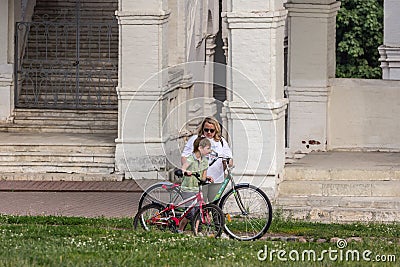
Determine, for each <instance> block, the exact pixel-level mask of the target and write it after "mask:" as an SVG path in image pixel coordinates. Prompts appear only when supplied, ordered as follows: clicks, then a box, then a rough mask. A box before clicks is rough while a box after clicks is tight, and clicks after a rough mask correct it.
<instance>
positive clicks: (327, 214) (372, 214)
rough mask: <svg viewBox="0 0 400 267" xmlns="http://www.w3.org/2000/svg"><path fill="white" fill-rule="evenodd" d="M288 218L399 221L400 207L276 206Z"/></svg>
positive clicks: (328, 221) (336, 220) (327, 221)
mask: <svg viewBox="0 0 400 267" xmlns="http://www.w3.org/2000/svg"><path fill="white" fill-rule="evenodd" d="M396 203H397V202H396ZM276 208H277V209H279V210H280V211H281V212H282V215H283V216H284V217H286V218H291V219H299V220H307V221H314V222H323V223H351V222H353V223H354V222H363V223H365V222H375V223H376V222H398V221H399V220H400V212H399V210H398V209H395V208H391V207H386V208H326V207H284V206H282V207H280V206H276Z"/></svg>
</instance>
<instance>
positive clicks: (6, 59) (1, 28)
mask: <svg viewBox="0 0 400 267" xmlns="http://www.w3.org/2000/svg"><path fill="white" fill-rule="evenodd" d="M9 2H10V3H11V4H10V5H9ZM0 6H1V9H0V121H6V120H7V119H9V118H10V116H11V111H12V108H13V103H14V99H13V92H12V90H13V87H12V82H13V64H11V62H12V51H13V36H14V35H13V34H12V32H13V29H14V5H13V2H12V1H8V0H0ZM10 32H11V34H10ZM10 52H11V53H10Z"/></svg>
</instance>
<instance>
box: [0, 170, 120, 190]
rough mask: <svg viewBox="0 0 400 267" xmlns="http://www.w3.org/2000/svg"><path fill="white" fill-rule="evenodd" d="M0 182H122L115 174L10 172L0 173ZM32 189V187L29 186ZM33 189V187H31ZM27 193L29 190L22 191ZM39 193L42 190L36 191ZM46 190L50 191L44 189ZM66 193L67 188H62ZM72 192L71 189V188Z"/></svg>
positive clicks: (118, 175)
mask: <svg viewBox="0 0 400 267" xmlns="http://www.w3.org/2000/svg"><path fill="white" fill-rule="evenodd" d="M0 180H2V181H3V182H4V181H29V182H35V181H36V182H37V181H66V182H70V181H122V180H123V175H121V174H116V173H57V172H54V173H50V172H49V173H45V172H42V173H41V172H24V173H12V172H0ZM30 188H32V186H30ZM33 188H34V187H33ZM24 190H25V191H29V190H30V189H29V188H27V189H24ZM36 190H37V191H41V190H43V189H36ZM46 190H52V189H51V187H50V188H46ZM63 190H64V191H67V190H68V188H63ZM72 190H73V188H72Z"/></svg>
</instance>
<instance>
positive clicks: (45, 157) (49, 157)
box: [0, 152, 114, 166]
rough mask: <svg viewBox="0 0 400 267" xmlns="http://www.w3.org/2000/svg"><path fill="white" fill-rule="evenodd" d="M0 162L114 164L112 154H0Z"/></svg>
mask: <svg viewBox="0 0 400 267" xmlns="http://www.w3.org/2000/svg"><path fill="white" fill-rule="evenodd" d="M0 161H1V162H10V163H11V164H13V163H17V162H27V161H29V162H43V163H44V164H49V163H51V162H54V163H58V162H69V163H73V162H75V163H80V164H83V163H85V162H87V163H105V164H111V165H110V166H112V165H113V164H114V154H99V153H96V154H94V153H93V154H72V153H62V152H57V153H54V152H53V153H49V152H0Z"/></svg>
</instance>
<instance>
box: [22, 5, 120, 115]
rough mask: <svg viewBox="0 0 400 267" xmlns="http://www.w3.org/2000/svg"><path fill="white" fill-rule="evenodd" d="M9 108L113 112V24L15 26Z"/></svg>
mask: <svg viewBox="0 0 400 267" xmlns="http://www.w3.org/2000/svg"><path fill="white" fill-rule="evenodd" d="M14 77H15V105H16V106H17V107H24V108H56V109H96V108H101V109H115V108H116V107H117V94H116V89H115V88H116V86H117V80H118V25H117V22H116V20H113V21H110V22H101V23H99V22H91V21H81V20H80V17H79V12H78V14H77V15H76V20H75V21H72V22H71V21H67V20H60V21H50V20H41V21H33V22H17V23H16V32H15V76H14Z"/></svg>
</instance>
